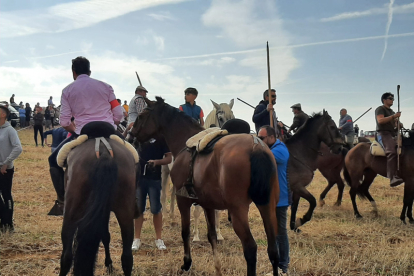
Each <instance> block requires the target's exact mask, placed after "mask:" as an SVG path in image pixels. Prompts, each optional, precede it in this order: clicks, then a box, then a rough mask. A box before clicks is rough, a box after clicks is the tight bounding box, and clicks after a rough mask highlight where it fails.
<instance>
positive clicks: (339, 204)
mask: <svg viewBox="0 0 414 276" xmlns="http://www.w3.org/2000/svg"><path fill="white" fill-rule="evenodd" d="M341 203H342V202H340V201H337V202H335V204H334V206H338V207H339V206H341Z"/></svg>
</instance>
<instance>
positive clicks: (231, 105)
mask: <svg viewBox="0 0 414 276" xmlns="http://www.w3.org/2000/svg"><path fill="white" fill-rule="evenodd" d="M233 105H234V99H231V101H230V103H229V106H230V109H232V108H233Z"/></svg>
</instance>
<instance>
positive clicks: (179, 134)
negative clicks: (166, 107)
mask: <svg viewBox="0 0 414 276" xmlns="http://www.w3.org/2000/svg"><path fill="white" fill-rule="evenodd" d="M161 127H162V135H163V136H164V138H165V142H166V143H167V145H168V148H169V150H170V151H171V153H172V155H173V156H174V157H176V156H177V155H178V154H179V153H180V152H181V150H182V149H184V147H185V143H186V142H187V140H188V138H190V137H192V136H194V135H196V134H197V133H199V132H200V131H201V130H202V129H199V128H197V127H194V126H193V125H192V124H191V123H189V122H183V121H181V122H179V121H178V120H174V118H172V119H171V120H170V121H169V122H167V123H166V124H165V125H162V126H161Z"/></svg>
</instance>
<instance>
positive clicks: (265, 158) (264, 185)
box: [249, 150, 276, 205]
mask: <svg viewBox="0 0 414 276" xmlns="http://www.w3.org/2000/svg"><path fill="white" fill-rule="evenodd" d="M250 164H251V183H250V187H249V196H250V198H251V199H252V200H253V202H254V203H255V204H256V205H266V204H268V203H269V198H270V192H271V188H272V187H271V185H270V181H271V178H272V176H274V174H275V173H276V168H275V165H274V163H273V161H272V156H270V155H269V154H268V153H267V152H266V151H264V150H260V151H259V150H256V151H253V152H252V153H251V154H250Z"/></svg>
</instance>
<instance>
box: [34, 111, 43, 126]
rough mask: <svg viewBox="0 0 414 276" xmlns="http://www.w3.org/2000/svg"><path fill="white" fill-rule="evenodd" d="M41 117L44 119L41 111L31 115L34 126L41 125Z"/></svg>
mask: <svg viewBox="0 0 414 276" xmlns="http://www.w3.org/2000/svg"><path fill="white" fill-rule="evenodd" d="M43 119H44V116H43V114H42V113H36V114H35V115H34V116H33V120H34V125H35V126H43Z"/></svg>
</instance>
